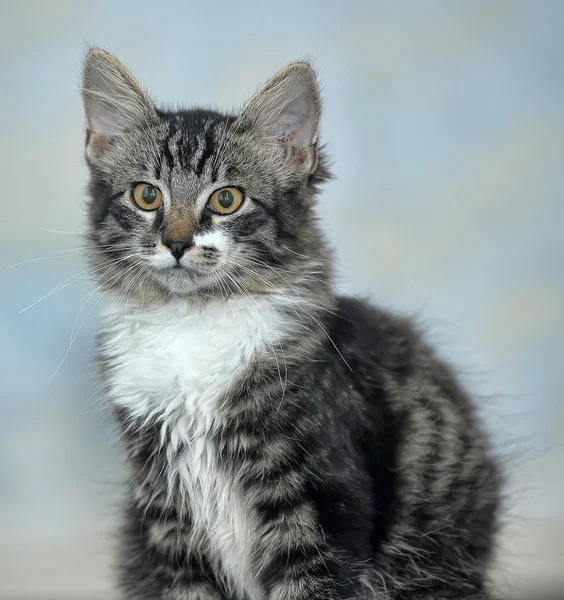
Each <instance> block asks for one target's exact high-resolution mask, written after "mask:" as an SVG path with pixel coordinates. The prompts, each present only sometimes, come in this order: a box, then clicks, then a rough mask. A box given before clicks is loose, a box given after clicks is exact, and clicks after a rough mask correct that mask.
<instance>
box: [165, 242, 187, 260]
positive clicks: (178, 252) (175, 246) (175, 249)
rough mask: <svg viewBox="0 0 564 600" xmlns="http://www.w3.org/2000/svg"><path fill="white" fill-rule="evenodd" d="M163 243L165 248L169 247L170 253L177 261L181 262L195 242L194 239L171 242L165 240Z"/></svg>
mask: <svg viewBox="0 0 564 600" xmlns="http://www.w3.org/2000/svg"><path fill="white" fill-rule="evenodd" d="M163 243H164V245H165V246H168V247H169V249H170V253H171V254H172V256H174V258H176V260H180V259H181V258H182V257H183V256H184V252H186V250H188V248H190V247H192V246H193V245H194V241H193V240H192V239H186V240H171V239H164V240H163Z"/></svg>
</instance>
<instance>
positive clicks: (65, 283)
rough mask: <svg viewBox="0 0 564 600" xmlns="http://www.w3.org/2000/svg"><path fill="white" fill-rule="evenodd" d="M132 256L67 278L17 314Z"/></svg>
mask: <svg viewBox="0 0 564 600" xmlns="http://www.w3.org/2000/svg"><path fill="white" fill-rule="evenodd" d="M133 256H135V254H131V255H130V256H126V257H124V258H121V259H117V260H116V259H111V260H108V261H105V262H103V263H101V264H100V265H96V266H94V267H89V268H88V269H85V270H84V271H81V272H80V273H77V274H75V275H73V276H72V277H69V278H68V279H66V280H65V281H63V282H62V283H59V284H58V285H56V286H55V287H54V288H53V289H52V290H50V291H49V292H47V293H46V294H44V295H43V296H41V298H39V300H36V301H35V302H33V303H31V304H30V305H29V306H26V307H25V308H22V310H20V311H19V313H18V314H20V315H21V314H22V313H24V312H25V311H26V310H29V309H30V308H32V307H34V306H35V305H36V304H39V303H40V302H42V301H43V300H46V299H47V298H49V297H50V296H52V295H53V294H56V293H57V292H59V291H61V290H62V289H64V288H66V287H67V286H69V285H71V284H73V283H76V282H77V281H80V280H81V279H84V278H85V277H87V276H89V275H92V274H94V273H97V272H98V271H100V270H102V269H103V268H105V267H106V266H107V265H109V264H110V265H111V264H116V265H117V264H119V263H120V262H122V261H124V260H127V259H129V258H132V257H133Z"/></svg>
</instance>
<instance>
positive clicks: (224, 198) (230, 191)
mask: <svg viewBox="0 0 564 600" xmlns="http://www.w3.org/2000/svg"><path fill="white" fill-rule="evenodd" d="M242 203H243V192H241V190H238V189H237V188H233V187H226V188H221V189H220V190H216V191H215V192H214V193H213V194H212V195H211V198H210V201H209V206H210V208H211V209H212V210H213V211H214V212H216V213H218V214H220V215H229V214H231V213H233V212H235V211H236V210H237V209H238V208H239V207H240V206H241V204H242Z"/></svg>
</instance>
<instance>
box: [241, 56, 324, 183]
mask: <svg viewBox="0 0 564 600" xmlns="http://www.w3.org/2000/svg"><path fill="white" fill-rule="evenodd" d="M242 117H243V118H244V119H245V120H246V121H247V122H249V123H250V124H251V127H253V128H254V129H255V131H257V132H258V133H259V135H261V136H262V138H263V140H264V141H265V142H266V143H268V144H269V146H270V147H271V148H273V149H275V150H276V151H277V152H279V153H280V154H281V156H282V157H283V159H284V160H285V161H287V162H288V163H289V164H291V165H293V166H294V167H295V168H298V169H299V170H301V171H306V172H307V173H312V172H313V171H314V170H315V167H316V165H317V138H318V134H319V122H320V119H321V96H320V93H319V87H318V85H317V79H316V77H315V73H314V71H313V69H312V68H311V67H310V66H309V65H308V64H307V63H304V62H298V63H292V64H290V65H288V66H287V67H286V68H284V69H282V70H281V71H279V72H278V73H277V74H276V75H275V76H274V77H272V79H270V80H269V81H268V82H267V83H266V85H265V86H264V87H263V88H262V89H261V90H260V91H259V92H257V94H255V95H254V96H253V97H252V98H251V100H250V101H249V102H248V103H247V105H246V106H245V107H244V109H243V113H242Z"/></svg>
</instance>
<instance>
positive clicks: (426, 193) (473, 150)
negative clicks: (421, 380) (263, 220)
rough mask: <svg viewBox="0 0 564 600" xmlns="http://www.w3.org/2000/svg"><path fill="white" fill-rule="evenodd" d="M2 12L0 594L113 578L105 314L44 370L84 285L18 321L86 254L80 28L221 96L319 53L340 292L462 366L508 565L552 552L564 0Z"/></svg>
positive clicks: (558, 415) (329, 222) (30, 6)
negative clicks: (493, 485) (499, 502)
mask: <svg viewBox="0 0 564 600" xmlns="http://www.w3.org/2000/svg"><path fill="white" fill-rule="evenodd" d="M0 22H1V23H2V31H3V33H2V36H1V38H0V103H1V104H0V106H1V112H0V138H1V142H0V153H1V160H0V170H1V180H0V181H1V184H0V185H1V194H0V198H1V208H0V229H1V231H0V244H1V249H2V251H1V253H0V269H4V268H6V267H10V266H11V265H14V264H15V263H20V262H22V261H24V264H19V265H17V266H14V267H12V268H8V270H5V271H3V272H1V273H0V290H1V292H0V342H1V343H0V371H1V375H0V409H1V415H2V416H1V418H0V531H1V532H2V533H1V538H0V552H4V550H2V548H9V550H6V551H5V552H4V554H0V565H1V566H0V582H1V583H0V590H1V589H2V588H1V585H4V587H5V588H6V589H9V590H20V589H28V588H29V586H30V585H31V584H30V581H29V580H30V578H29V577H28V576H27V575H26V573H27V572H26V571H25V568H24V564H27V565H28V566H29V564H32V565H34V567H33V568H34V569H36V572H37V577H38V578H39V579H38V581H44V583H43V584H37V585H39V588H38V589H42V590H45V589H60V590H63V591H65V590H66V591H69V590H71V591H73V590H75V589H79V588H81V587H82V588H83V589H84V590H86V589H87V588H88V589H92V590H94V589H105V588H104V586H106V585H107V582H106V581H105V575H104V574H105V573H106V571H105V569H106V565H107V564H108V546H107V544H106V534H105V532H106V529H108V528H109V527H111V525H110V524H111V522H112V516H113V514H114V505H115V502H116V500H117V499H118V498H119V493H118V491H117V489H118V488H117V485H116V484H117V482H119V480H120V478H121V474H122V470H121V468H120V466H119V459H118V457H119V452H118V448H117V444H116V438H115V434H114V431H113V429H112V428H111V421H110V419H109V418H108V415H107V413H106V411H105V410H104V409H103V404H102V401H101V399H100V398H99V396H98V395H97V393H96V381H95V377H94V375H93V373H92V367H91V358H92V348H93V332H94V331H95V328H96V309H94V310H93V311H92V312H91V314H89V315H88V318H87V319H86V321H85V323H84V325H83V326H82V328H81V330H80V334H79V335H78V337H77V339H76V341H75V343H74V344H73V347H72V350H71V352H70V353H69V354H68V356H67V357H66V359H65V361H64V362H63V364H62V366H61V367H60V369H59V370H58V372H57V373H56V375H55V377H54V378H53V379H51V380H50V377H51V375H52V374H53V372H54V371H56V370H57V368H58V365H59V363H60V362H61V359H62V358H63V356H64V355H65V353H66V351H67V348H68V345H69V336H70V334H71V330H72V329H73V324H74V323H75V319H76V318H77V314H78V312H79V310H80V309H81V306H82V305H83V302H84V300H86V297H87V295H88V294H89V292H90V291H91V289H92V288H91V286H90V284H89V282H88V281H87V280H85V279H81V278H77V280H76V281H74V283H72V284H71V285H68V286H66V287H64V288H63V289H61V290H60V291H58V292H57V293H55V294H53V295H52V296H50V297H48V298H46V299H44V300H43V301H41V302H39V303H38V304H37V305H35V306H33V307H32V308H30V309H29V310H27V311H25V312H23V313H22V314H19V311H20V310H21V309H23V308H25V307H26V306H27V305H29V304H31V303H33V302H35V301H36V300H37V299H39V298H40V297H42V296H43V295H44V294H46V293H47V292H48V291H49V290H51V289H52V288H53V287H55V286H57V285H58V284H60V283H61V282H64V281H65V280H67V279H68V278H70V277H73V275H75V274H78V273H80V272H81V271H82V270H83V269H85V268H86V265H85V262H84V257H83V254H82V252H81V251H80V250H76V251H74V250H72V251H69V252H68V253H65V252H61V251H65V250H69V249H73V248H80V246H81V245H82V242H81V240H80V237H79V236H77V235H75V233H76V232H80V231H81V230H82V228H83V222H84V219H83V216H84V203H85V201H84V198H85V184H86V169H85V166H84V163H83V159H82V153H83V125H84V124H83V116H82V107H81V103H80V96H79V92H78V85H79V76H80V61H81V57H82V55H83V54H84V52H85V49H86V44H87V42H88V43H92V44H97V45H100V46H102V47H104V48H106V49H108V50H110V51H111V52H114V53H115V54H116V55H117V56H118V57H119V58H120V59H121V60H122V61H123V62H124V63H125V64H126V65H127V66H128V67H129V68H130V69H131V70H132V71H133V73H134V74H135V75H136V76H137V77H138V78H139V79H140V80H141V81H142V82H143V83H144V84H146V85H147V87H148V89H149V91H150V92H151V93H152V94H153V96H154V98H155V99H156V100H158V101H163V102H168V103H171V102H177V101H182V102H185V103H188V104H198V103H203V104H208V105H209V104H212V105H213V106H216V107H234V106H237V105H239V104H240V103H241V102H242V101H244V100H245V99H246V98H248V97H249V95H250V94H251V93H252V92H253V91H254V90H255V89H256V87H257V86H258V85H259V84H260V83H261V82H262V81H264V80H265V79H266V78H267V77H269V76H270V75H271V74H273V73H274V72H275V71H276V70H277V69H278V68H280V67H282V66H283V65H284V64H285V63H286V62H289V61H292V60H295V59H298V58H302V57H308V58H310V59H312V60H313V62H314V63H315V65H316V67H317V68H318V70H319V72H320V77H321V81H322V84H323V92H324V97H325V114H324V123H323V136H324V139H325V141H326V142H327V143H328V147H329V151H330V154H331V156H332V157H333V163H334V171H335V173H336V175H337V177H338V178H337V180H336V181H335V182H332V183H331V184H329V185H328V186H327V187H326V191H325V192H324V194H323V196H322V198H321V199H320V202H319V206H318V211H319V216H320V218H321V221H322V223H323V226H324V227H325V229H326V231H327V232H328V234H329V236H330V238H331V240H332V241H333V243H334V245H335V247H336V248H337V251H338V258H339V265H338V266H339V272H340V285H342V286H343V287H345V288H346V289H347V290H350V291H352V292H355V293H360V294H367V295H370V296H371V297H372V298H373V299H374V300H376V301H378V302H381V303H383V304H385V305H388V306H394V307H397V308H398V309H401V310H404V311H408V312H410V313H413V314H415V315H417V317H418V319H419V321H420V323H421V324H422V325H423V326H424V327H425V328H426V329H427V330H428V331H429V334H430V336H431V338H432V339H433V340H434V342H435V343H436V344H437V345H438V346H439V348H440V349H441V351H442V353H443V354H444V355H445V356H447V357H449V359H450V360H452V361H453V362H455V363H456V364H457V365H459V366H460V367H461V370H462V374H463V376H464V379H465V381H466V382H467V384H468V385H469V386H470V387H471V388H472V389H473V390H474V391H475V392H476V394H477V395H478V397H479V399H480V403H481V406H482V408H483V410H484V415H485V417H486V419H487V422H488V426H489V427H490V428H491V430H492V431H493V433H494V435H495V439H496V441H497V443H498V444H499V446H500V448H501V449H502V450H503V453H504V455H507V456H509V458H508V459H507V464H508V466H509V469H510V473H511V476H512V477H511V480H512V484H513V486H514V487H515V489H516V490H517V491H516V493H515V495H514V496H512V501H511V506H512V514H516V515H521V516H525V518H524V519H523V520H521V519H520V520H519V521H513V520H511V523H512V524H513V526H514V530H515V531H516V535H517V538H515V539H517V540H519V539H520V540H521V541H516V542H515V543H512V551H513V552H514V553H515V557H516V560H517V559H518V558H519V557H520V558H521V559H523V557H524V556H525V554H526V553H528V554H527V556H528V557H529V555H531V556H532V555H534V556H533V558H535V559H536V560H538V561H539V562H540V563H542V564H543V565H548V564H549V563H550V560H552V561H553V562H554V556H561V555H558V552H562V551H563V548H562V544H561V545H560V546H558V547H557V548H555V549H553V550H551V552H550V554H551V557H547V551H546V545H545V540H544V538H543V537H542V536H543V535H544V534H543V533H542V532H554V531H557V532H559V533H560V536H562V534H563V533H564V528H563V525H562V523H563V518H564V515H563V512H564V509H563V500H564V492H563V483H562V479H563V476H562V473H563V468H562V463H563V461H564V450H563V445H562V440H563V432H564V408H563V407H564V394H563V392H564V375H563V372H564V318H563V310H562V307H563V306H564V265H563V262H564V235H563V233H562V229H563V223H564V198H563V172H564V165H563V156H564V121H563V106H564V104H563V102H564V94H563V91H564V78H563V75H562V74H563V72H564V71H563V69H562V64H563V59H564V56H563V54H564V53H563V51H562V30H563V24H564V3H562V2H558V1H555V2H549V1H546V2H518V1H516V0H515V1H510V0H506V1H501V0H496V1H495V2H491V1H488V0H484V1H475V2H465V3H463V2H450V1H446V0H445V1H432V2H426V3H412V2H394V3H392V2H377V1H372V2H354V1H350V2H321V1H319V2H313V1H312V2H307V1H303V0H302V1H300V2H297V1H293V0H288V1H286V2H284V3H263V2H259V1H258V0H256V1H254V2H250V1H247V2H229V1H228V0H211V1H209V2H197V3H195V2H187V1H184V2H182V1H180V0H179V1H178V2H166V1H163V2H157V3H155V2H148V1H145V0H137V1H136V2H119V3H115V2H110V1H98V2H71V1H68V2H65V1H57V2H55V1H46V2H39V1H36V2H32V1H30V2H5V1H3V2H0ZM46 229H52V230H59V231H64V232H69V233H54V232H50V231H46ZM46 257H51V258H46ZM35 259H38V260H36V262H25V261H34V260H35ZM96 299H97V296H96V295H94V296H92V297H91V298H90V301H89V302H88V303H86V305H85V306H84V309H83V311H82V315H81V316H80V317H79V318H78V322H77V325H80V323H81V321H82V318H83V317H85V316H86V315H87V314H88V312H89V310H90V308H91V307H92V305H93V304H94V302H95V301H96ZM543 528H544V529H543ZM539 532H540V533H539ZM519 534H521V538H519ZM535 535H536V536H537V538H538V539H537V538H535V539H537V541H536V542H531V539H532V537H531V536H535ZM539 536H540V537H539ZM512 539H513V538H512ZM525 539H527V540H528V542H527V544H525V543H524V542H523V540H525ZM535 543H536V544H537V545H538V548H536V547H535V546H534V544H535ZM531 544H532V546H531ZM18 548H20V549H21V551H18V550H17V549H18ZM531 548H532V549H531ZM14 549H16V550H14ZM57 553H59V554H57ZM563 555H564V554H563ZM59 556H66V557H67V558H68V559H69V560H74V561H75V562H74V563H72V564H73V565H74V569H75V571H74V572H75V579H76V581H74V580H73V578H72V577H71V576H70V575H69V569H62V568H61V567H56V565H55V566H54V567H53V568H52V569H51V568H48V565H49V564H51V563H49V561H50V560H51V561H53V564H55V562H56V561H55V559H54V558H53V557H59ZM2 557H4V558H5V560H2ZM523 560H524V562H525V563H526V564H528V561H529V558H526V559H523ZM75 563H76V564H75ZM551 564H552V563H551ZM46 565H47V566H46ZM57 568H59V570H57ZM547 568H548V567H547ZM81 569H82V571H81ZM531 571H534V569H531ZM536 572H537V571H535V573H536ZM76 573H78V574H79V575H77V574H76ZM531 574H533V573H531ZM42 577H43V578H44V580H42V579H41V578H42ZM6 586H7V587H6ZM10 586H11V587H10ZM26 586H27V587H26ZM49 586H51V587H49ZM57 586H59V587H57ZM73 586H74V587H73ZM6 593H8V592H6ZM62 593H63V592H61V594H62ZM69 593H70V592H69ZM73 593H74V592H73ZM75 597H76V596H75Z"/></svg>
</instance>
